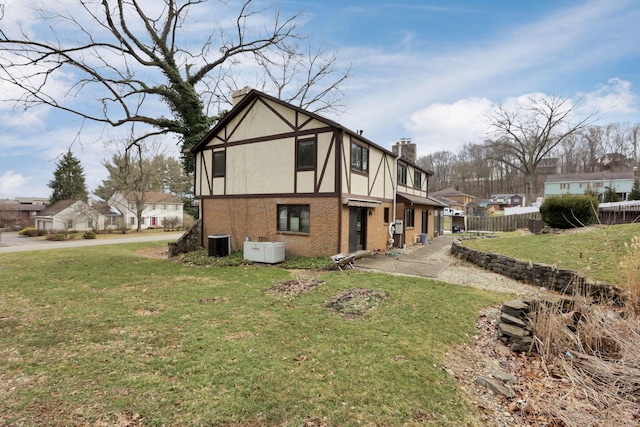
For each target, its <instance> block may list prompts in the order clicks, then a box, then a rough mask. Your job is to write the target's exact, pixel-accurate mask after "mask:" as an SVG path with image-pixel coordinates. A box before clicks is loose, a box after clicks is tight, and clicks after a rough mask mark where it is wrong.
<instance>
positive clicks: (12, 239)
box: [0, 231, 183, 254]
mask: <svg viewBox="0 0 640 427" xmlns="http://www.w3.org/2000/svg"><path fill="white" fill-rule="evenodd" d="M182 234H183V233H182V232H171V233H157V234H152V235H146V236H145V235H140V236H131V235H129V236H127V237H112V238H110V239H82V238H79V239H75V240H67V241H64V242H52V241H49V240H42V239H38V238H35V237H25V236H20V235H19V234H18V232H16V231H3V232H2V233H1V234H0V254H2V253H9V252H27V251H41V250H49V249H67V248H79V247H85V246H101V245H115V244H119V243H138V242H157V241H163V240H169V241H176V240H178V239H179V238H180V236H182Z"/></svg>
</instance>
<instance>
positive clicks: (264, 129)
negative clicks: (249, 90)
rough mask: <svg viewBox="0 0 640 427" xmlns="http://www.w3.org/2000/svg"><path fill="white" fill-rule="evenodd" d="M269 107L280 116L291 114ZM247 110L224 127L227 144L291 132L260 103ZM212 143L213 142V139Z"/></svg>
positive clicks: (283, 122)
mask: <svg viewBox="0 0 640 427" xmlns="http://www.w3.org/2000/svg"><path fill="white" fill-rule="evenodd" d="M270 105H271V106H272V107H273V108H274V109H276V110H277V111H278V112H279V113H280V114H281V115H285V114H287V115H290V114H291V111H290V110H288V109H284V108H283V107H282V106H278V105H275V104H270ZM247 108H249V110H248V111H242V112H240V113H239V114H238V115H237V116H235V117H234V118H233V119H232V120H231V121H230V122H229V124H228V125H227V126H226V135H227V136H228V141H229V142H237V141H243V140H247V139H254V138H262V137H264V136H265V135H278V134H283V133H288V132H292V131H293V129H292V127H291V126H289V125H288V124H287V123H286V122H285V121H283V120H282V118H281V117H279V116H278V115H277V114H276V113H274V112H273V111H272V110H271V109H269V108H268V107H267V106H266V105H265V104H263V103H262V102H261V101H258V102H256V103H255V104H254V105H253V106H251V107H247ZM285 110H286V111H285ZM213 142H215V138H214V140H213Z"/></svg>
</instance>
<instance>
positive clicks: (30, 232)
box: [18, 227, 46, 237]
mask: <svg viewBox="0 0 640 427" xmlns="http://www.w3.org/2000/svg"><path fill="white" fill-rule="evenodd" d="M18 234H19V235H21V236H27V237H35V236H44V235H45V234H46V232H45V231H44V230H36V229H35V228H33V227H26V228H23V229H22V230H20V231H19V232H18Z"/></svg>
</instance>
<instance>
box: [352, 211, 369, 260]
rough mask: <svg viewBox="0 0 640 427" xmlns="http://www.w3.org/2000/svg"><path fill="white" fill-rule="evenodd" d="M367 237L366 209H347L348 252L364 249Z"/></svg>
mask: <svg viewBox="0 0 640 427" xmlns="http://www.w3.org/2000/svg"><path fill="white" fill-rule="evenodd" d="M366 236H367V208H350V209H349V252H356V251H361V250H363V249H366V248H365V246H366V245H365V242H366Z"/></svg>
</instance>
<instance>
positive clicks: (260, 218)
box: [191, 90, 442, 256]
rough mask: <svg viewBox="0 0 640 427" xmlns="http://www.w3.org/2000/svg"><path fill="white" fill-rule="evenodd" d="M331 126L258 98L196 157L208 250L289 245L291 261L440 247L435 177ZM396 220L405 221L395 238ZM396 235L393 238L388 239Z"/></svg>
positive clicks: (244, 102)
mask: <svg viewBox="0 0 640 427" xmlns="http://www.w3.org/2000/svg"><path fill="white" fill-rule="evenodd" d="M404 148H406V147H404V146H403V144H400V145H398V151H399V152H398V157H396V155H394V153H393V152H392V151H389V150H387V149H384V148H382V147H380V146H379V145H376V144H375V143H373V142H372V141H370V140H368V139H367V138H364V137H363V136H362V132H354V131H351V130H349V129H346V128H345V127H343V126H342V125H340V124H338V123H335V122H333V121H331V120H328V119H326V118H324V117H321V116H319V115H316V114H314V113H311V112H309V111H306V110H304V109H301V108H299V107H296V106H294V105H292V104H288V103H286V102H284V101H281V100H279V99H276V98H274V97H271V96H269V95H266V94H264V93H262V92H259V91H256V90H250V91H249V90H244V91H242V92H236V93H234V107H233V108H232V110H231V111H230V112H229V113H227V114H226V115H225V116H224V117H223V118H222V119H221V120H220V121H219V122H218V123H217V124H216V126H215V127H214V128H213V129H211V131H210V132H209V133H208V134H207V135H206V136H205V137H204V138H203V139H202V141H200V142H199V143H198V144H197V145H196V146H195V147H193V149H192V150H191V152H192V153H193V154H194V156H195V159H194V160H195V163H194V164H195V196H196V198H198V199H200V202H201V203H200V209H201V218H202V228H203V242H204V244H205V246H207V244H208V242H207V240H208V239H207V238H208V236H210V235H216V234H222V235H229V236H230V239H231V242H232V248H233V249H242V247H241V246H240V245H242V242H243V241H245V240H251V241H254V240H256V241H259V240H263V241H276V242H284V243H285V248H286V251H287V253H288V254H289V255H307V256H313V255H318V256H323V255H332V254H336V253H341V252H344V253H353V252H356V251H358V250H370V251H374V250H384V249H387V247H388V245H389V243H390V236H392V235H393V244H395V245H403V244H405V243H412V242H416V241H420V240H421V239H422V237H423V236H424V237H427V236H429V237H434V235H436V234H438V233H439V230H440V228H439V227H441V225H440V224H441V220H440V218H441V212H442V206H441V205H440V203H439V202H437V201H436V200H434V199H431V198H429V197H428V193H427V184H428V179H429V177H430V176H431V172H429V171H427V170H425V169H422V168H420V167H419V166H417V165H416V164H415V160H413V159H409V158H407V152H409V151H411V150H403V149H404ZM394 220H398V226H397V227H396V229H395V232H396V233H397V234H392V233H393V231H392V228H393V227H392V225H393V224H394ZM390 231H391V233H390Z"/></svg>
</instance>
